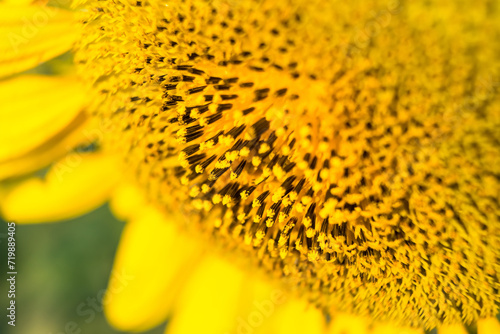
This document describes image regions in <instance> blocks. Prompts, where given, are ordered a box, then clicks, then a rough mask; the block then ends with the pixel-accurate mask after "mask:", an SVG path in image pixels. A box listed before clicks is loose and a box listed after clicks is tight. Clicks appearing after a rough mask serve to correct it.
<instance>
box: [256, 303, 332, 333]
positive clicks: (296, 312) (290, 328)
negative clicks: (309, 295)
mask: <svg viewBox="0 0 500 334" xmlns="http://www.w3.org/2000/svg"><path fill="white" fill-rule="evenodd" d="M325 323H326V320H325V317H324V316H323V314H322V313H321V312H320V311H319V310H318V309H317V308H315V307H314V306H312V305H310V304H308V303H306V302H305V301H303V300H297V299H291V300H289V301H287V302H286V303H285V304H283V305H281V306H280V307H278V308H277V309H276V315H275V316H273V317H271V318H269V321H267V322H266V323H265V324H264V326H262V328H261V329H260V330H259V332H258V333H259V334H261V333H262V334H264V333H265V334H304V333H307V334H323V333H325V331H326V328H325V327H326V325H325Z"/></svg>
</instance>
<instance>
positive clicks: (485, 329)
mask: <svg viewBox="0 0 500 334" xmlns="http://www.w3.org/2000/svg"><path fill="white" fill-rule="evenodd" d="M497 333H500V322H499V321H498V319H497V318H494V317H491V318H487V319H479V320H478V322H477V334H497Z"/></svg>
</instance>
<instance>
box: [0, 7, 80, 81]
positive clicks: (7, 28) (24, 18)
mask: <svg viewBox="0 0 500 334" xmlns="http://www.w3.org/2000/svg"><path fill="white" fill-rule="evenodd" d="M0 22H2V25H1V26H0V35H1V36H2V38H1V39H0V77H5V76H8V75H11V74H15V73H19V72H22V71H25V70H28V69H30V68H32V67H35V66H37V65H39V64H40V63H42V62H44V61H47V60H49V59H51V58H53V57H55V56H57V55H60V54H62V53H64V52H66V51H68V50H69V49H70V48H71V47H72V45H73V43H74V41H76V39H77V38H78V36H79V27H80V25H79V24H77V21H76V20H75V18H74V15H73V13H71V12H69V11H66V10H62V9H58V8H55V7H49V6H38V5H33V6H28V5H13V4H0Z"/></svg>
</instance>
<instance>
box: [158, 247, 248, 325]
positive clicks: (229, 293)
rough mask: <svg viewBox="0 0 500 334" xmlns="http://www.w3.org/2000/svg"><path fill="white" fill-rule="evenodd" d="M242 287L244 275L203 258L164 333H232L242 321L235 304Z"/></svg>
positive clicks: (222, 262)
mask: <svg viewBox="0 0 500 334" xmlns="http://www.w3.org/2000/svg"><path fill="white" fill-rule="evenodd" d="M242 283H243V273H242V272H241V271H239V270H238V269H236V268H235V267H234V266H232V265H231V264H229V263H227V262H224V261H223V260H220V259H217V258H214V257H210V258H206V259H205V260H204V261H203V262H202V263H201V264H200V266H199V267H198V268H197V269H196V270H195V272H193V274H192V275H191V276H190V277H189V279H188V280H187V282H186V285H185V287H184V289H183V291H182V293H181V295H180V296H179V302H178V303H177V306H176V309H175V312H174V313H173V316H172V321H171V322H170V323H169V324H168V326H167V330H166V333H168V334H185V333H204V334H224V333H226V332H228V333H229V332H233V329H234V328H235V326H236V324H237V323H238V321H240V320H241V316H240V315H239V314H238V313H239V312H238V304H239V300H240V296H241V293H242Z"/></svg>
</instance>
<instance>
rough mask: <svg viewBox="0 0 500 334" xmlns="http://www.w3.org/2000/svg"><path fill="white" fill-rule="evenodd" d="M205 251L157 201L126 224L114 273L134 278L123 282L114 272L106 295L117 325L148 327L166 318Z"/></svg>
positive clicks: (106, 304) (108, 313)
mask: <svg viewBox="0 0 500 334" xmlns="http://www.w3.org/2000/svg"><path fill="white" fill-rule="evenodd" d="M170 219H172V220H173V219H175V218H172V217H171V218H170ZM199 253H200V251H199V248H198V247H197V246H196V245H195V244H194V242H193V241H192V240H188V239H187V238H186V237H184V236H183V235H181V234H180V233H179V232H178V231H177V230H176V228H175V224H173V223H171V222H170V221H168V220H167V218H166V217H165V216H163V215H162V214H161V213H159V212H158V211H157V210H155V209H153V208H151V207H149V208H146V209H143V210H142V211H141V214H140V215H137V216H136V217H135V218H134V219H133V220H132V221H130V222H129V223H127V225H126V226H125V230H124V231H123V234H122V238H121V240H120V245H119V247H118V251H117V254H116V258H115V263H114V265H113V272H112V273H121V274H122V275H126V276H127V277H130V278H131V279H130V280H128V281H127V283H126V284H123V282H122V280H121V279H120V275H113V274H112V275H111V278H110V281H109V285H108V293H107V295H106V299H105V300H104V310H105V314H106V317H107V319H108V321H109V322H110V323H111V325H113V326H114V327H116V328H117V329H119V330H122V331H143V330H147V329H149V328H152V327H154V326H156V325H158V324H160V323H161V322H163V321H165V319H166V318H167V316H168V314H169V313H170V312H171V311H172V305H173V301H174V300H175V297H176V295H177V291H178V290H179V289H180V286H181V285H182V284H183V279H184V277H185V275H187V274H188V273H189V272H190V270H192V267H193V263H195V262H197V260H198V258H199Z"/></svg>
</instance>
